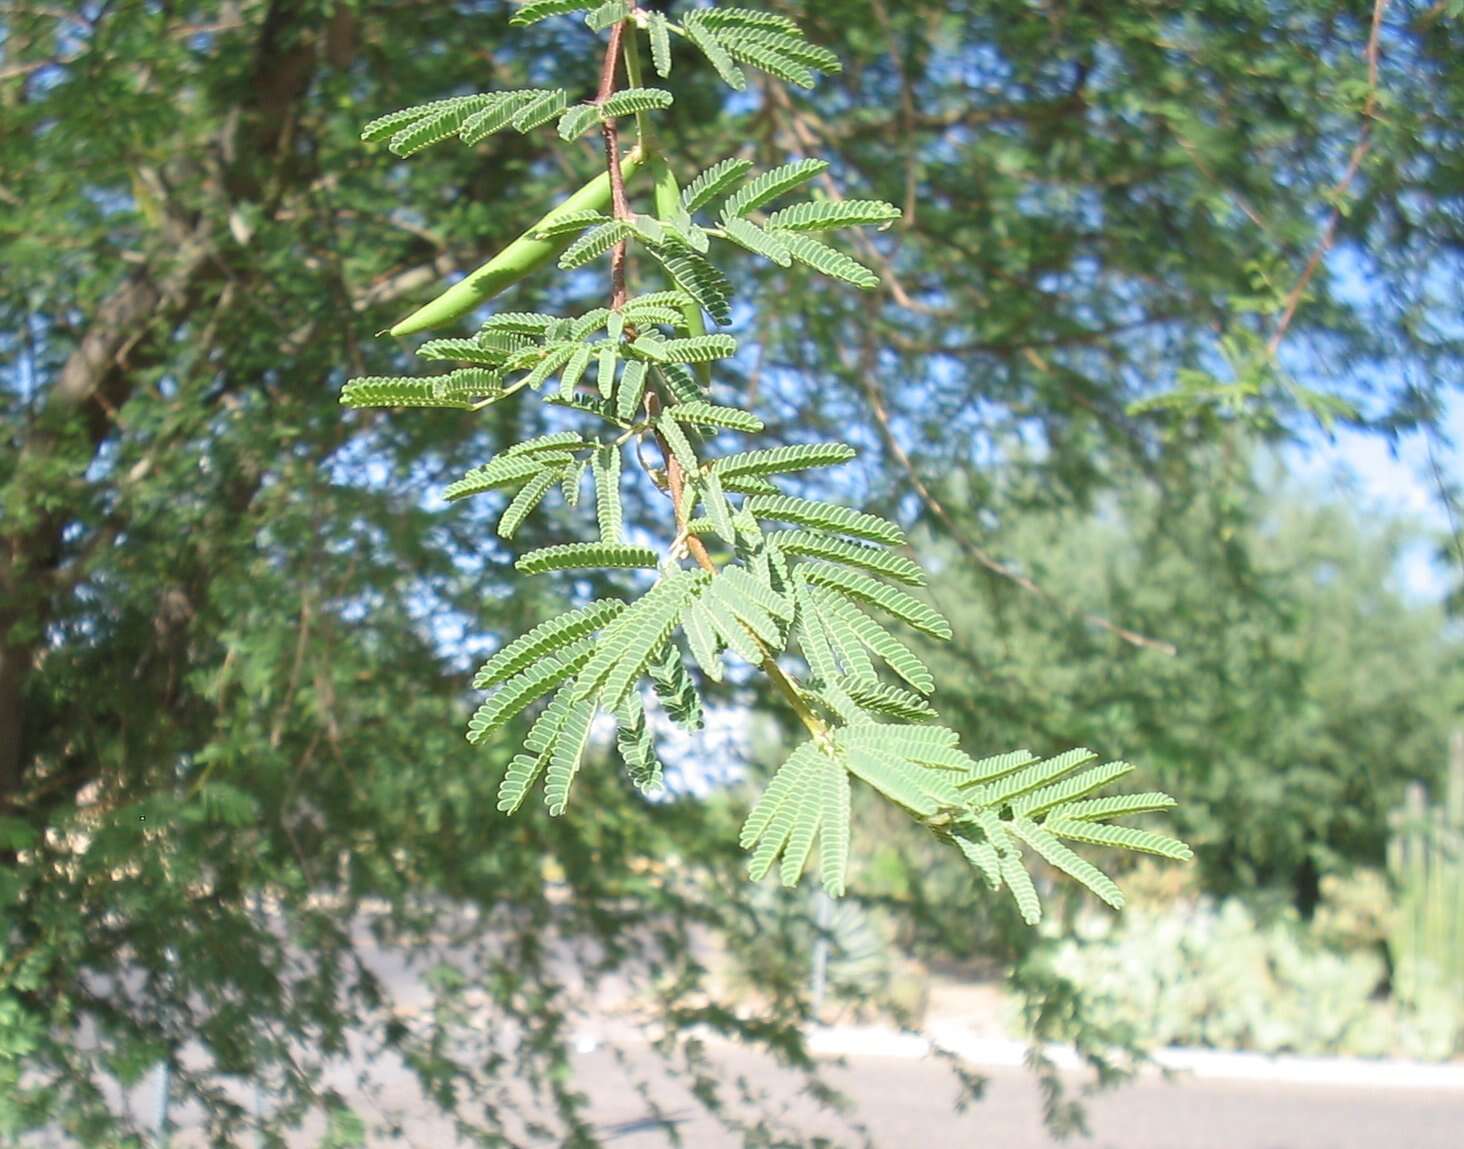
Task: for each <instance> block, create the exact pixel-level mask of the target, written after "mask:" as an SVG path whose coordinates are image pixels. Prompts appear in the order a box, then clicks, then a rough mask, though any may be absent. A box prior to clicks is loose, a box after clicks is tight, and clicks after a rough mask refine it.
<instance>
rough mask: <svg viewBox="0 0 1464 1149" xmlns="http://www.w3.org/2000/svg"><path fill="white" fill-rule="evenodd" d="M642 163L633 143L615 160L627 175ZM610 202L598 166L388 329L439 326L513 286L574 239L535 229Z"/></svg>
mask: <svg viewBox="0 0 1464 1149" xmlns="http://www.w3.org/2000/svg"><path fill="white" fill-rule="evenodd" d="M640 166H641V153H640V149H639V148H636V149H634V150H632V151H631V152H630V154H629V155H627V156H626V157H625V158H624V159H623V160H621V161H620V174H621V176H622V178H624V179H627V180H628V179H630V177H631V176H632V175H634V174H635V172H636V171H637V169H639V168H640ZM609 207H610V175H609V173H608V172H601V173H600V174H599V175H598V176H596V177H595V178H594V179H592V180H591V181H590V182H589V183H587V184H585V186H584V187H582V188H580V189H579V191H577V192H575V193H574V195H572V196H570V197H569V198H568V199H567V200H565V201H564V202H563V203H561V204H559V206H557V207H556V208H554V209H553V210H552V211H550V212H549V213H548V214H546V215H545V216H544V217H543V218H542V219H540V220H538V221H537V222H535V223H534V224H533V225H532V226H530V228H529V229H528V230H527V231H526V232H524V234H523V235H521V236H519V237H518V239H516V240H514V241H513V242H512V243H511V244H509V245H508V246H507V247H505V248H504V249H503V250H502V251H500V252H499V253H498V254H497V255H495V256H494V257H493V258H492V259H490V260H489V261H488V262H487V263H485V264H483V266H482V267H480V268H478V269H477V270H476V271H472V272H470V273H468V274H467V275H465V276H463V278H462V279H460V280H458V282H456V283H454V284H453V285H452V286H451V287H449V288H448V289H447V290H446V291H444V292H443V293H442V294H441V295H439V296H438V297H437V298H436V299H434V300H433V301H432V302H431V303H428V304H424V305H423V306H422V307H419V308H418V309H417V310H416V311H414V312H412V314H411V315H409V316H407V317H406V318H405V319H403V320H402V321H401V322H400V323H398V324H396V325H395V326H394V327H392V329H391V332H390V334H392V335H413V334H415V333H417V332H418V331H428V330H430V329H432V328H434V327H441V326H442V325H443V324H445V323H451V322H452V321H453V320H454V319H457V318H459V317H461V316H463V315H466V314H467V313H468V312H469V311H471V310H473V308H475V307H477V306H478V305H479V304H480V303H484V302H486V301H487V300H489V299H492V298H493V297H494V296H495V295H497V294H498V293H499V292H500V291H503V290H504V289H505V288H508V287H512V286H513V285H514V284H515V283H517V282H518V281H519V280H520V279H522V278H523V277H524V276H526V275H528V274H529V272H531V271H533V270H534V269H535V268H536V267H538V266H539V265H540V264H542V263H545V262H547V261H548V260H551V259H554V258H555V257H556V256H558V255H559V253H560V252H562V251H563V250H564V249H565V248H566V247H568V246H569V245H570V243H571V242H573V240H574V238H575V236H574V233H572V232H571V233H569V234H567V235H561V236H555V237H554V238H553V239H535V238H534V233H535V232H537V231H538V230H539V229H540V228H542V227H545V226H547V225H548V224H550V223H553V222H554V221H555V220H556V219H558V218H559V217H560V216H564V215H569V214H570V213H572V212H578V211H605V210H606V209H607V208H609Z"/></svg>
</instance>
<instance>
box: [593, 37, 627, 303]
mask: <svg viewBox="0 0 1464 1149" xmlns="http://www.w3.org/2000/svg"><path fill="white" fill-rule="evenodd" d="M624 29H625V23H624V21H619V20H617V21H616V22H615V24H614V26H613V27H612V28H611V29H610V44H609V46H608V47H607V48H606V49H605V65H604V67H603V68H601V69H600V88H599V91H597V92H596V93H595V102H596V103H597V104H603V103H604V102H605V101H606V100H608V99H609V98H610V97H611V96H612V95H614V93H615V71H616V68H617V66H618V65H619V62H620V40H621V36H622V35H623V33H624ZM600 138H601V139H602V140H604V142H605V170H606V171H607V172H608V173H609V174H610V204H611V212H612V214H613V215H614V217H615V218H616V219H620V220H625V219H629V218H630V204H629V202H628V201H627V200H626V198H625V178H624V177H623V176H622V175H621V173H620V130H619V128H617V127H616V124H615V120H614V118H613V117H607V118H606V119H604V120H602V121H601V123H600ZM625 249H626V242H625V240H623V239H622V240H621V241H620V242H619V243H617V244H616V245H615V247H614V250H612V251H611V253H610V307H611V308H612V309H613V310H615V311H619V310H620V309H621V308H622V307H624V306H625V300H626V288H625Z"/></svg>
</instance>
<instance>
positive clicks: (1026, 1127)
mask: <svg viewBox="0 0 1464 1149" xmlns="http://www.w3.org/2000/svg"><path fill="white" fill-rule="evenodd" d="M710 1054H711V1058H712V1060H713V1062H714V1063H715V1064H716V1066H717V1068H718V1069H719V1070H720V1071H721V1072H722V1073H723V1074H724V1075H725V1077H726V1079H728V1080H729V1081H731V1080H733V1079H736V1078H738V1077H740V1078H742V1079H743V1081H744V1083H745V1085H746V1087H747V1088H748V1089H749V1090H751V1091H754V1092H756V1093H759V1094H763V1095H765V1100H766V1101H769V1102H771V1107H772V1111H773V1112H775V1113H776V1114H777V1115H778V1119H779V1120H780V1122H781V1128H782V1130H784V1131H793V1130H797V1131H799V1132H801V1133H802V1134H803V1135H805V1136H809V1135H814V1134H822V1135H824V1136H827V1137H829V1138H831V1139H832V1142H833V1144H838V1145H858V1144H861V1140H862V1139H861V1137H860V1135H859V1132H858V1129H857V1123H863V1125H864V1126H866V1127H867V1129H868V1132H869V1134H870V1135H871V1136H872V1137H873V1139H874V1142H875V1144H876V1145H878V1146H890V1147H894V1149H916V1147H918V1149H946V1147H951V1149H958V1147H962V1149H963V1147H965V1146H971V1147H973V1149H976V1147H980V1149H1050V1147H1055V1146H1058V1145H1065V1146H1068V1147H1073V1146H1077V1147H1080V1149H1087V1147H1089V1146H1091V1147H1093V1149H1461V1146H1464V1094H1461V1093H1459V1092H1447V1093H1444V1092H1429V1091H1423V1090H1381V1089H1377V1090H1357V1089H1344V1088H1338V1087H1332V1086H1298V1085H1265V1084H1256V1083H1249V1082H1221V1081H1199V1080H1191V1081H1181V1082H1177V1083H1172V1084H1171V1083H1168V1082H1165V1081H1164V1080H1162V1079H1159V1078H1157V1077H1145V1078H1142V1079H1140V1080H1139V1081H1137V1082H1134V1083H1132V1084H1130V1085H1128V1086H1125V1087H1123V1088H1122V1089H1120V1090H1118V1091H1116V1092H1114V1093H1111V1094H1105V1095H1103V1096H1100V1097H1096V1098H1092V1099H1090V1101H1089V1103H1088V1113H1089V1124H1090V1127H1091V1130H1092V1140H1091V1141H1081V1140H1070V1141H1067V1142H1060V1141H1057V1140H1055V1139H1053V1138H1052V1137H1050V1136H1049V1135H1048V1134H1047V1133H1046V1132H1045V1131H1044V1129H1043V1127H1042V1120H1041V1098H1040V1095H1039V1091H1038V1088H1037V1085H1036V1083H1035V1081H1034V1079H1033V1078H1032V1077H1031V1075H1030V1074H1028V1073H1026V1072H1025V1071H1024V1070H1020V1069H1011V1068H1000V1069H991V1070H987V1071H985V1072H986V1074H987V1076H988V1084H987V1089H986V1094H985V1097H984V1099H983V1100H981V1101H980V1102H978V1103H977V1104H976V1105H974V1106H972V1107H971V1108H970V1109H969V1110H968V1111H967V1112H966V1113H965V1114H955V1113H953V1112H952V1109H951V1101H952V1100H953V1099H954V1097H955V1095H956V1087H955V1084H954V1082H953V1081H952V1079H951V1077H950V1074H949V1072H948V1070H946V1069H945V1068H944V1067H943V1066H941V1065H940V1064H939V1063H937V1062H934V1061H931V1060H925V1059H909V1058H896V1057H878V1056H860V1057H854V1058H850V1059H848V1064H847V1066H846V1067H844V1068H838V1069H834V1070H832V1071H831V1073H830V1075H829V1076H830V1079H831V1080H832V1082H833V1083H834V1084H836V1085H837V1086H838V1087H839V1088H840V1089H842V1090H843V1091H844V1092H845V1093H847V1094H848V1095H849V1096H851V1097H852V1098H854V1099H856V1102H857V1113H856V1114H855V1115H853V1121H854V1122H855V1123H856V1124H855V1125H854V1126H853V1127H851V1124H850V1122H846V1121H841V1120H840V1119H839V1118H837V1117H834V1116H831V1115H830V1114H829V1113H828V1112H827V1111H825V1110H821V1109H819V1107H818V1106H817V1105H815V1104H814V1103H813V1102H812V1101H811V1100H810V1099H808V1098H807V1097H803V1096H799V1095H798V1093H797V1090H796V1086H795V1087H793V1088H790V1085H789V1078H788V1076H787V1075H786V1074H785V1073H784V1072H783V1071H782V1070H780V1069H779V1068H778V1067H777V1066H776V1065H774V1064H773V1063H772V1061H771V1060H770V1059H769V1058H768V1057H766V1056H764V1055H762V1054H757V1053H752V1052H749V1051H747V1050H744V1049H739V1048H737V1047H732V1046H718V1047H713V1048H712V1049H711V1050H710ZM658 1066H659V1063H658V1062H657V1061H656V1060H655V1058H654V1057H653V1055H652V1054H651V1053H650V1052H649V1050H647V1049H645V1048H644V1047H639V1048H637V1047H636V1046H635V1045H626V1046H621V1047H620V1050H619V1053H618V1054H617V1052H616V1051H615V1050H612V1049H610V1048H609V1047H601V1048H598V1049H595V1050H592V1051H588V1052H584V1053H581V1054H579V1055H577V1057H576V1058H575V1062H574V1066H573V1071H574V1072H573V1080H574V1083H575V1085H576V1087H577V1088H579V1089H580V1090H583V1091H584V1092H585V1093H586V1094H588V1095H589V1097H590V1098H591V1100H592V1121H593V1124H594V1126H595V1128H596V1131H597V1133H598V1134H599V1136H600V1137H601V1138H602V1139H603V1140H604V1141H605V1142H606V1144H607V1145H608V1146H610V1147H611V1149H662V1147H664V1146H669V1145H671V1144H672V1143H673V1142H672V1141H671V1140H670V1138H669V1137H668V1136H667V1134H666V1132H665V1130H664V1128H662V1127H661V1126H659V1125H658V1124H657V1122H656V1120H655V1118H654V1117H653V1116H652V1114H651V1111H650V1108H649V1106H648V1104H647V1103H646V1101H645V1100H644V1099H642V1098H641V1097H640V1096H639V1095H638V1094H637V1093H636V1092H635V1090H634V1089H633V1088H632V1086H631V1085H630V1077H629V1076H628V1074H637V1073H639V1074H640V1075H642V1076H644V1077H647V1078H649V1079H650V1080H652V1081H653V1082H655V1083H656V1084H655V1086H654V1088H653V1089H652V1097H653V1098H654V1100H655V1102H656V1104H657V1105H659V1106H660V1108H661V1112H662V1115H663V1118H664V1119H666V1120H668V1121H669V1122H670V1123H672V1124H674V1125H675V1126H676V1129H677V1132H678V1133H679V1134H680V1137H681V1143H682V1144H683V1145H686V1146H689V1147H690V1149H734V1147H738V1146H741V1145H742V1144H743V1142H742V1139H741V1136H740V1135H739V1134H737V1133H736V1132H734V1131H729V1130H728V1129H725V1128H723V1127H722V1126H721V1125H719V1124H718V1123H717V1121H716V1120H715V1119H713V1118H711V1117H709V1116H707V1115H706V1113H705V1111H704V1110H703V1109H702V1107H701V1106H700V1105H698V1104H697V1103H696V1102H695V1101H694V1100H693V1099H692V1098H691V1096H690V1095H689V1093H687V1091H686V1089H685V1088H684V1087H683V1086H682V1085H680V1084H679V1083H677V1082H675V1081H673V1080H671V1079H669V1078H668V1077H667V1076H666V1075H665V1073H664V1071H663V1070H659V1069H658ZM374 1068H375V1076H376V1077H377V1081H376V1083H375V1085H374V1086H373V1088H372V1089H371V1092H370V1108H371V1109H373V1110H374V1111H376V1112H377V1113H379V1114H381V1115H383V1116H385V1115H388V1114H390V1115H392V1116H394V1117H399V1118H400V1119H401V1120H402V1124H401V1133H402V1134H403V1136H404V1139H405V1140H404V1142H403V1141H393V1142H391V1144H403V1143H405V1144H407V1145H412V1146H418V1147H422V1149H429V1147H430V1149H438V1147H442V1149H446V1147H447V1146H450V1145H455V1144H459V1142H457V1141H455V1140H454V1135H453V1131H452V1128H451V1126H450V1124H448V1123H447V1122H444V1121H442V1120H441V1119H439V1118H436V1117H432V1116H428V1115H427V1110H426V1109H425V1107H424V1106H422V1104H421V1102H420V1100H419V1099H418V1097H417V1095H416V1093H415V1087H414V1086H413V1085H412V1084H411V1082H410V1081H409V1080H408V1079H407V1078H406V1076H405V1075H403V1074H396V1073H390V1072H388V1073H385V1074H383V1073H382V1069H383V1067H382V1066H380V1065H377V1066H376V1067H374ZM341 1084H342V1085H343V1086H346V1082H345V1081H342V1083H341ZM342 1092H344V1093H346V1094H347V1095H348V1096H350V1094H351V1092H352V1090H351V1089H350V1088H349V1086H347V1087H345V1088H343V1090H342ZM730 1092H733V1091H731V1090H729V1093H730ZM355 1099H356V1098H353V1100H355ZM746 1112H747V1114H748V1116H749V1117H750V1116H751V1111H746ZM313 1132H314V1134H315V1135H311V1133H312V1131H307V1133H306V1134H304V1135H302V1136H301V1137H299V1138H298V1139H292V1141H291V1145H292V1146H295V1145H298V1146H301V1147H303V1146H306V1145H314V1144H316V1143H317V1141H316V1136H318V1131H313ZM192 1143H193V1142H192V1139H190V1138H189V1137H188V1136H187V1133H186V1132H184V1133H183V1134H182V1135H181V1136H179V1137H178V1138H176V1139H175V1141H174V1146H175V1147H177V1149H183V1147H184V1146H189V1145H191V1144H192ZM387 1143H388V1142H386V1141H385V1140H381V1141H376V1140H373V1141H372V1144H373V1145H374V1144H383V1145H385V1144H387ZM528 1143H529V1144H542V1145H544V1146H545V1147H546V1149H547V1147H549V1146H552V1145H555V1144H557V1142H556V1141H555V1140H553V1139H547V1140H542V1141H537V1142H536V1141H534V1140H533V1139H532V1138H530V1139H528Z"/></svg>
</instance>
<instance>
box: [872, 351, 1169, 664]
mask: <svg viewBox="0 0 1464 1149" xmlns="http://www.w3.org/2000/svg"><path fill="white" fill-rule="evenodd" d="M868 346H869V344H868V343H866V348H867V347H868ZM871 360H872V356H870V355H868V354H866V355H865V356H864V357H863V361H861V362H860V363H859V364H858V365H857V367H856V373H857V374H858V376H859V382H860V386H861V387H862V388H863V390H864V395H865V398H866V400H867V401H868V403H869V409H870V411H871V412H873V414H874V423H875V429H876V430H877V432H878V433H879V437H880V440H881V441H882V442H883V443H884V446H885V450H886V451H888V452H889V453H890V455H891V456H892V457H893V458H894V460H895V462H897V463H899V465H900V468H901V469H902V470H903V471H904V472H905V475H906V477H907V478H908V479H909V481H910V485H911V486H912V487H913V488H914V489H915V493H916V494H917V495H918V496H919V497H920V501H921V502H922V503H924V504H925V506H926V507H927V508H928V509H929V510H930V513H931V514H932V515H934V516H935V517H936V518H937V519H938V520H939V521H940V523H941V525H942V526H944V527H945V529H946V530H947V531H948V532H949V534H950V536H951V538H952V539H953V540H955V543H956V545H957V546H959V547H960V548H961V550H962V552H964V553H965V554H966V555H967V556H968V557H970V558H972V559H974V560H975V561H976V562H977V563H979V564H980V565H981V566H982V567H984V568H985V569H986V570H988V571H990V572H991V573H992V574H994V575H997V576H998V577H1000V578H1004V579H1006V580H1008V581H1009V582H1013V583H1015V584H1016V585H1017V586H1019V587H1021V588H1022V589H1023V590H1025V591H1027V592H1028V593H1029V594H1034V595H1036V596H1037V597H1038V598H1040V599H1042V601H1043V602H1046V603H1050V604H1051V605H1053V606H1055V607H1057V608H1058V609H1059V610H1062V611H1064V612H1066V613H1068V614H1075V615H1077V616H1078V617H1079V618H1081V619H1083V621H1085V622H1087V623H1090V624H1092V625H1093V626H1096V627H1098V628H1100V629H1102V630H1106V631H1108V632H1109V633H1110V634H1112V635H1114V636H1115V637H1117V638H1120V639H1122V640H1123V641H1124V642H1127V643H1129V644H1130V645H1131V646H1138V647H1142V648H1144V649H1146V650H1156V651H1158V652H1159V653H1161V654H1168V655H1176V654H1178V653H1179V649H1178V648H1177V647H1176V646H1175V645H1174V644H1173V643H1172V642H1165V641H1164V640H1163V639H1158V638H1150V637H1149V636H1148V635H1144V634H1140V633H1138V631H1134V630H1130V629H1129V628H1128V627H1126V626H1120V625H1119V624H1118V623H1116V622H1113V621H1112V620H1110V619H1107V618H1104V617H1103V616H1102V615H1097V614H1093V613H1091V612H1090V611H1085V610H1078V609H1076V608H1074V607H1072V606H1070V605H1069V604H1068V603H1065V602H1063V601H1062V600H1061V599H1059V598H1058V597H1057V596H1056V595H1054V594H1053V593H1052V592H1051V591H1049V590H1047V589H1046V588H1044V587H1042V586H1041V585H1039V584H1038V583H1037V582H1036V581H1035V580H1033V579H1032V578H1031V577H1030V576H1028V575H1024V574H1022V572H1021V571H1016V570H1013V569H1012V568H1011V567H1009V566H1007V565H1006V564H1005V563H1004V562H1002V561H1001V560H1000V559H998V558H996V556H994V555H992V554H991V553H990V552H989V551H987V550H986V549H985V548H984V547H982V546H980V545H979V544H978V543H977V542H976V541H975V540H974V539H972V538H971V537H970V536H969V535H968V534H967V533H966V532H965V531H963V530H962V529H961V527H960V525H959V524H958V523H957V522H956V520H955V516H953V515H952V514H951V513H950V512H949V511H948V510H946V508H945V504H943V503H942V502H941V501H940V500H939V499H938V498H936V496H935V492H934V491H932V490H931V489H930V487H929V486H928V485H927V484H926V482H925V480H924V479H923V478H921V476H920V472H919V471H918V470H917V469H916V467H915V461H914V460H913V459H911V458H910V455H909V453H908V452H907V451H906V450H905V448H904V447H903V446H901V444H900V440H899V437H898V436H897V435H896V434H895V431H894V427H893V426H892V425H891V421H890V413H889V409H888V408H886V406H885V402H884V396H883V394H881V392H880V388H879V384H878V382H877V381H876V376H875V370H874V364H873V362H872V361H871Z"/></svg>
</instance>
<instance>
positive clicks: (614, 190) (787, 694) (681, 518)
mask: <svg viewBox="0 0 1464 1149" xmlns="http://www.w3.org/2000/svg"><path fill="white" fill-rule="evenodd" d="M630 8H631V16H630V18H631V19H633V18H634V11H635V4H634V3H632V4H631V5H630ZM624 27H625V22H624V21H620V22H617V23H616V24H615V25H614V27H613V28H612V29H611V31H610V44H609V47H608V48H607V50H606V53H605V63H604V66H603V68H602V69H601V71H600V86H599V89H598V91H597V92H596V96H595V101H596V103H604V102H605V101H606V100H608V99H609V98H610V97H611V96H612V95H613V94H614V92H615V73H616V69H617V66H618V62H619V59H620V54H621V40H622V36H623V31H624ZM632 34H634V33H632ZM601 138H602V139H603V140H604V143H605V170H606V172H607V173H608V174H609V176H610V197H611V205H612V211H613V213H614V218H616V219H629V218H630V214H631V213H630V205H629V202H628V201H627V199H626V196H625V181H624V178H623V177H622V176H621V173H620V137H619V132H618V131H617V130H616V127H615V121H614V120H607V121H606V122H604V124H603V125H602V127H601ZM645 143H646V141H645V140H644V139H643V140H642V144H643V145H644V144H645ZM625 249H626V244H625V241H624V240H621V242H620V243H618V244H616V245H615V247H614V249H613V251H612V254H611V263H610V277H611V292H610V306H611V307H612V308H616V309H619V308H620V307H622V306H624V304H625V300H626V298H627V288H626V281H625ZM660 408H661V400H660V396H658V395H657V394H656V393H655V391H654V390H651V389H650V388H647V391H646V397H645V409H646V415H647V417H648V421H649V422H650V424H651V426H652V427H654V426H655V419H656V416H657V415H658V414H659V413H660ZM653 434H654V436H655V439H656V445H657V446H658V447H659V448H660V451H661V457H662V459H663V460H664V463H665V474H666V488H667V491H668V493H669V494H670V496H671V505H672V507H673V508H674V513H675V516H676V538H677V539H678V540H684V541H685V544H686V551H687V553H688V554H689V555H690V556H691V557H692V558H693V559H694V560H696V564H697V566H699V567H701V569H702V570H704V571H707V572H708V573H711V574H715V573H716V571H717V564H716V563H715V562H714V561H713V560H712V556H711V555H710V554H708V553H707V548H706V544H705V543H703V542H702V541H701V539H700V538H698V537H697V536H696V535H693V534H690V533H688V532H687V529H686V527H687V510H688V507H687V503H686V499H685V494H686V474H685V472H684V471H683V470H682V467H681V463H680V462H679V461H678V460H677V458H676V455H675V452H673V451H672V450H671V445H670V444H669V443H667V442H666V440H665V438H664V437H663V436H662V435H661V433H660V432H659V431H653ZM642 465H644V464H642ZM758 646H759V648H760V649H761V650H762V652H763V660H762V663H761V669H762V671H763V673H764V674H766V675H767V676H768V679H769V680H770V681H771V682H772V684H773V686H774V687H775V688H776V689H777V691H778V693H780V694H781V695H782V696H783V697H784V699H785V700H786V701H787V703H788V705H789V707H790V708H791V709H792V710H793V712H794V713H795V714H797V715H798V719H799V721H801V722H802V723H803V725H804V726H805V727H807V729H808V730H809V732H810V733H811V734H813V735H814V737H815V738H823V737H826V736H827V728H826V727H825V725H824V723H823V720H822V719H820V718H819V716H818V715H817V714H815V713H814V712H813V711H812V710H810V709H809V707H808V703H807V702H805V701H804V699H803V693H802V692H801V691H800V690H799V689H798V686H797V684H796V683H794V682H793V680H792V679H790V678H789V677H788V675H787V672H786V671H784V670H783V668H782V667H781V666H779V665H778V663H777V660H776V659H775V658H774V657H773V655H772V653H771V652H770V651H769V650H768V649H767V648H766V647H765V646H763V644H762V642H761V641H760V640H759V641H758Z"/></svg>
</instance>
